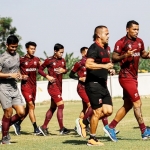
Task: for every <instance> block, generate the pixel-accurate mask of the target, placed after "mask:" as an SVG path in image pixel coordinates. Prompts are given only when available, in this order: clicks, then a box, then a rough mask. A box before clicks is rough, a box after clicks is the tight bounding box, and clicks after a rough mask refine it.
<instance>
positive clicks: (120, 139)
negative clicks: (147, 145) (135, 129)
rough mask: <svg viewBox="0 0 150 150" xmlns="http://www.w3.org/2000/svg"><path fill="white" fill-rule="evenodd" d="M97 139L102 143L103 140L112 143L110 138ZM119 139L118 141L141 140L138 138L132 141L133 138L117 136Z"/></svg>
mask: <svg viewBox="0 0 150 150" xmlns="http://www.w3.org/2000/svg"><path fill="white" fill-rule="evenodd" d="M97 139H99V140H100V141H101V140H105V142H107V141H108V142H110V141H112V140H111V139H110V138H109V137H104V136H102V137H97ZM117 139H118V141H137V140H140V139H139V138H138V139H137V138H135V139H131V138H124V137H120V136H119V137H118V136H117Z"/></svg>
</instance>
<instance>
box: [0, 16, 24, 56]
mask: <svg viewBox="0 0 150 150" xmlns="http://www.w3.org/2000/svg"><path fill="white" fill-rule="evenodd" d="M12 21H13V20H12V19H11V18H10V17H0V54H1V53H3V52H4V51H5V50H6V40H7V37H8V36H9V35H11V34H14V35H16V36H17V37H18V39H19V40H21V37H20V36H19V35H17V34H16V31H17V28H16V27H12V25H11V23H12ZM17 52H18V53H19V55H20V56H23V55H24V52H23V51H22V46H21V45H20V44H19V45H18V48H17Z"/></svg>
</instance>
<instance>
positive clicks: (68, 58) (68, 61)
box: [63, 53, 79, 79]
mask: <svg viewBox="0 0 150 150" xmlns="http://www.w3.org/2000/svg"><path fill="white" fill-rule="evenodd" d="M65 60H66V68H67V69H68V72H67V73H66V74H64V75H63V79H69V73H70V71H71V69H72V67H73V65H74V64H75V62H77V61H79V57H76V58H74V57H73V53H69V54H68V53H66V56H65Z"/></svg>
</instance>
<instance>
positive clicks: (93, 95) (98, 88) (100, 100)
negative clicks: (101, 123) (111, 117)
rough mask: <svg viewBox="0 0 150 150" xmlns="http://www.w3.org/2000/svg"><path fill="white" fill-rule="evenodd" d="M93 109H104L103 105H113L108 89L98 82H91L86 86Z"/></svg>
mask: <svg viewBox="0 0 150 150" xmlns="http://www.w3.org/2000/svg"><path fill="white" fill-rule="evenodd" d="M85 90H86V93H87V95H88V97H89V100H90V103H91V107H92V109H97V108H100V107H102V105H103V104H107V105H112V99H111V96H110V93H109V91H108V88H107V87H103V86H102V85H101V84H99V83H98V82H90V83H88V84H86V86H85Z"/></svg>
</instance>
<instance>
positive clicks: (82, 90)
mask: <svg viewBox="0 0 150 150" xmlns="http://www.w3.org/2000/svg"><path fill="white" fill-rule="evenodd" d="M77 92H78V94H79V96H80V97H81V99H82V101H83V102H85V103H89V102H90V101H89V98H88V96H87V94H86V91H85V87H84V85H81V84H78V86H77Z"/></svg>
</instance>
